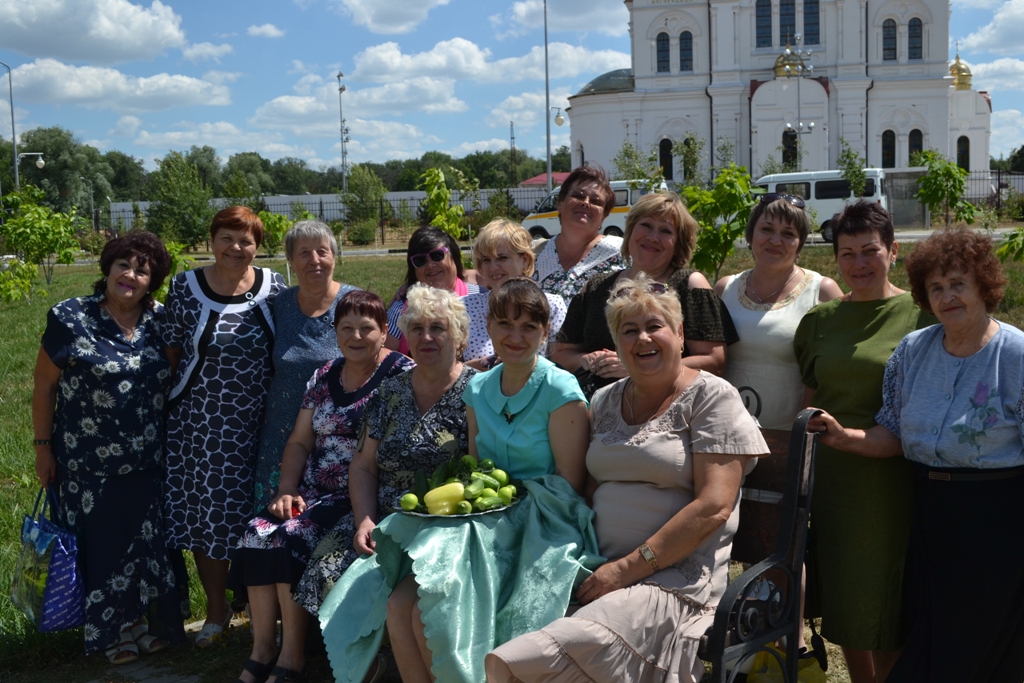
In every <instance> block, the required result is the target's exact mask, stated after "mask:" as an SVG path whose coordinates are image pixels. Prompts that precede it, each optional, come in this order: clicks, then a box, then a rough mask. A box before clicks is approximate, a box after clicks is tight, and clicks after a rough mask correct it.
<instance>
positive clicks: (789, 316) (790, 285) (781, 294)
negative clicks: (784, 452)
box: [715, 192, 843, 429]
mask: <svg viewBox="0 0 1024 683" xmlns="http://www.w3.org/2000/svg"><path fill="white" fill-rule="evenodd" d="M809 228H810V222H809V221H808V219H807V214H806V213H805V212H804V200H803V199H801V198H800V197H795V196H793V195H780V194H776V193H774V192H773V193H768V194H763V195H761V199H760V201H759V202H758V203H757V204H756V205H755V206H754V208H753V210H752V211H751V212H750V220H749V221H747V232H746V237H747V244H749V245H750V251H751V253H752V255H753V257H754V267H753V268H751V269H750V270H746V271H744V272H742V273H739V274H737V275H728V276H726V277H723V278H722V279H721V280H719V281H718V283H717V284H716V285H715V292H717V293H718V296H720V297H722V301H724V302H725V307H726V308H728V309H729V314H730V315H731V316H732V320H733V323H735V325H736V331H737V332H739V335H740V341H739V342H737V343H736V344H733V345H732V346H731V347H729V360H728V362H727V363H726V368H725V374H724V375H723V376H724V377H725V379H727V380H729V382H730V383H731V384H732V385H733V386H734V387H736V388H740V387H751V388H752V389H754V390H755V391H756V392H757V395H758V397H759V398H760V401H761V403H760V412H759V413H758V414H757V418H758V420H759V421H760V423H761V426H762V427H764V428H765V429H789V428H790V426H792V424H793V420H794V419H795V418H796V414H797V413H798V412H800V408H801V407H802V406H803V401H804V385H803V382H802V381H801V378H800V366H799V365H798V364H797V362H796V355H795V354H794V353H793V335H795V334H796V328H797V325H799V324H800V319H801V318H803V317H804V314H805V313H807V311H809V310H811V309H812V308H814V307H815V306H817V305H818V304H819V303H823V302H825V301H831V300H832V299H835V298H836V297H838V296H842V294H843V292H842V290H841V289H839V285H837V284H836V282H835V280H833V279H831V278H827V277H822V276H821V275H819V274H818V273H815V272H814V271H813V270H807V269H806V268H801V267H800V266H798V265H797V264H796V261H797V258H798V257H799V256H800V250H801V249H803V246H804V242H805V241H806V240H807V233H808V231H809Z"/></svg>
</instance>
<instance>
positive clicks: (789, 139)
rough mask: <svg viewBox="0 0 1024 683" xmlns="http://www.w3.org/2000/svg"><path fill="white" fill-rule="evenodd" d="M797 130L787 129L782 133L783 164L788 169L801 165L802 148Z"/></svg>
mask: <svg viewBox="0 0 1024 683" xmlns="http://www.w3.org/2000/svg"><path fill="white" fill-rule="evenodd" d="M797 140H798V138H797V134H796V131H793V130H787V131H785V132H783V133H782V165H783V166H785V167H786V169H787V170H789V169H793V170H796V168H797V167H798V166H799V165H800V148H799V143H798V141H797Z"/></svg>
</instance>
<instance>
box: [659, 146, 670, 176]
mask: <svg viewBox="0 0 1024 683" xmlns="http://www.w3.org/2000/svg"><path fill="white" fill-rule="evenodd" d="M658 164H660V165H661V173H662V175H664V176H665V180H672V141H671V140H669V139H668V138H665V139H663V140H662V141H661V142H659V143H658Z"/></svg>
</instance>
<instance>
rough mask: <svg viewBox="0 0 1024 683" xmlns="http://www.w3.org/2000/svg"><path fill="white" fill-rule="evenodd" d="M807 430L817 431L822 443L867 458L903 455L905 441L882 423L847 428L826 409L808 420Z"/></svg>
mask: <svg viewBox="0 0 1024 683" xmlns="http://www.w3.org/2000/svg"><path fill="white" fill-rule="evenodd" d="M807 431H809V432H817V433H818V434H819V436H818V439H819V440H820V441H821V443H823V444H825V445H826V446H829V447H831V448H835V449H838V450H840V451H846V452H848V453H856V454H857V455H863V456H864V457H865V458H895V457H897V456H901V455H903V442H902V441H900V438H899V437H898V436H896V435H895V434H893V433H892V432H890V431H889V430H888V429H886V428H885V427H883V426H882V425H877V424H876V425H875V426H874V427H872V428H871V429H847V428H846V427H843V425H841V424H839V422H838V421H837V420H836V419H835V418H834V417H832V416H831V415H829V414H828V413H826V412H825V411H824V410H823V411H821V413H819V414H818V415H815V416H814V417H812V418H811V419H810V420H809V421H808V422H807Z"/></svg>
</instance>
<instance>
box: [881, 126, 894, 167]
mask: <svg viewBox="0 0 1024 683" xmlns="http://www.w3.org/2000/svg"><path fill="white" fill-rule="evenodd" d="M882 168H896V133H894V132H893V131H891V130H887V131H885V132H883V133H882Z"/></svg>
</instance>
